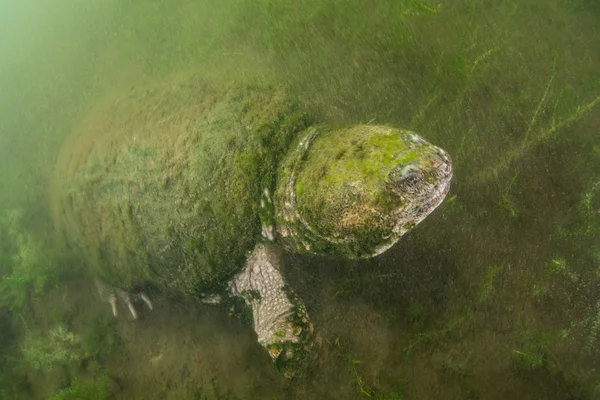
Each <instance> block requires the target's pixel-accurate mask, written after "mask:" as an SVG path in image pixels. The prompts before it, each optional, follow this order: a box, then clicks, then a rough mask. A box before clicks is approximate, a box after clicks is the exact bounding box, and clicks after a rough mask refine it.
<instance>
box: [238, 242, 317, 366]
mask: <svg viewBox="0 0 600 400" xmlns="http://www.w3.org/2000/svg"><path fill="white" fill-rule="evenodd" d="M229 289H230V291H231V293H232V294H233V295H237V296H241V297H242V298H243V299H244V300H245V302H246V304H247V305H248V306H249V307H250V308H251V310H252V317H253V322H254V330H255V332H256V334H257V335H258V341H259V343H260V344H261V345H262V346H264V347H265V348H266V349H267V351H268V352H269V354H270V355H271V357H272V359H273V360H274V361H275V363H276V364H277V366H278V367H279V368H280V369H282V370H283V372H284V374H285V375H286V376H288V377H290V378H291V376H292V375H293V369H294V367H296V365H297V364H298V362H299V361H300V359H301V358H302V356H303V355H304V354H305V353H306V352H307V350H308V349H309V347H310V345H311V337H312V324H311V323H310V321H309V319H308V314H307V312H306V308H305V306H304V303H303V302H302V300H300V298H299V297H298V296H296V295H295V294H294V293H293V292H292V290H291V289H290V288H289V287H288V286H287V285H286V284H285V281H284V280H283V276H282V275H281V271H280V263H279V257H278V255H277V250H276V249H274V248H273V247H272V246H269V245H263V244H259V245H258V246H257V247H256V248H255V249H254V251H253V252H252V254H251V255H250V257H249V258H248V260H247V261H246V265H245V266H244V269H243V270H242V271H241V272H240V273H239V274H237V275H236V276H235V277H234V278H233V279H232V280H231V281H230V283H229Z"/></svg>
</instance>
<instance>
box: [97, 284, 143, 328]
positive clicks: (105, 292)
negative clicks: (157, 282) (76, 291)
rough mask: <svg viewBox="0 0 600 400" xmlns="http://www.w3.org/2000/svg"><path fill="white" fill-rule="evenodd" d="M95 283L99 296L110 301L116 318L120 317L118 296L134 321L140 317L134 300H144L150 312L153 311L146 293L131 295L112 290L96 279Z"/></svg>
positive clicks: (115, 289)
mask: <svg viewBox="0 0 600 400" xmlns="http://www.w3.org/2000/svg"><path fill="white" fill-rule="evenodd" d="M95 282H96V288H97V290H98V295H99V296H100V299H101V300H102V301H108V302H109V303H110V306H111V308H112V313H113V315H114V316H115V317H117V316H118V309H117V296H118V298H120V299H121V300H123V301H124V302H125V304H126V305H127V308H128V309H129V312H130V313H131V316H132V317H133V319H137V317H138V314H137V311H136V310H135V307H134V305H133V301H134V300H137V299H139V300H142V301H143V302H144V303H146V305H147V306H148V308H149V309H150V310H152V309H153V306H152V302H151V301H150V298H149V297H148V296H147V295H146V294H145V293H144V292H140V293H136V294H130V293H128V292H125V291H123V290H121V289H117V288H111V287H109V286H108V285H106V284H104V283H103V282H101V281H99V280H98V279H96V280H95Z"/></svg>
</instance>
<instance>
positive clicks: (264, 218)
mask: <svg viewBox="0 0 600 400" xmlns="http://www.w3.org/2000/svg"><path fill="white" fill-rule="evenodd" d="M311 122H312V121H311V119H310V117H309V116H308V115H307V113H306V112H305V111H304V110H303V109H302V107H301V106H300V105H299V104H298V102H297V101H295V100H293V99H291V98H290V97H288V96H287V95H286V94H285V93H284V92H283V91H282V90H280V89H278V88H277V87H275V86H273V85H268V84H258V83H256V82H254V81H252V80H249V81H245V82H242V83H239V82H238V83H230V84H226V85H223V84H218V83H211V82H210V81H209V80H205V79H203V78H201V77H199V76H192V77H187V78H184V79H178V80H174V81H171V82H168V83H165V84H161V85H156V86H155V87H151V88H142V89H133V90H132V91H131V92H130V93H129V94H128V95H127V96H125V97H122V98H120V99H118V100H117V101H114V102H111V103H108V104H105V105H104V106H100V107H98V108H96V110H95V111H94V112H92V113H91V114H90V115H89V117H88V118H87V119H85V121H84V122H83V124H82V125H81V126H80V127H79V128H78V129H77V130H76V132H75V134H74V135H73V137H72V138H71V139H70V140H69V141H68V142H67V143H66V145H65V147H64V149H63V152H62V154H61V157H60V160H59V163H58V167H57V173H56V181H55V187H54V192H53V200H54V212H55V219H56V222H57V225H58V227H59V228H60V232H61V233H62V234H63V235H64V236H65V238H66V240H67V242H68V243H69V244H70V245H72V246H73V247H74V248H76V249H79V251H81V252H82V253H83V254H84V256H85V257H86V259H87V260H89V264H90V268H91V270H92V272H93V273H94V275H95V276H97V277H98V278H100V279H102V280H103V281H105V282H106V283H107V284H110V285H112V286H114V287H119V288H123V289H133V288H136V287H143V286H145V285H152V286H153V287H155V288H158V289H159V290H161V291H163V292H165V293H178V294H182V295H188V296H189V295H193V296H207V295H208V294H219V295H221V296H222V297H223V296H224V294H233V295H240V296H242V297H243V298H244V299H245V300H246V303H247V304H248V305H250V308H251V311H252V315H253V324H254V328H255V330H256V331H257V334H258V337H259V340H260V342H261V343H262V344H263V345H264V346H266V347H267V349H268V350H269V352H270V353H271V355H272V356H273V358H274V359H276V360H277V361H278V362H279V363H282V361H281V360H282V359H283V360H285V361H286V365H287V364H289V363H287V361H289V360H293V359H295V357H296V354H297V353H298V352H294V351H292V350H298V349H300V348H301V347H302V346H303V345H304V342H306V341H307V340H308V335H309V333H310V331H311V329H310V323H309V322H308V316H307V314H306V310H305V309H304V306H303V304H302V302H301V301H300V300H299V299H298V298H297V297H296V296H295V295H294V294H293V293H292V292H291V291H290V290H289V289H288V288H287V286H286V285H285V282H284V281H283V278H282V277H281V274H280V272H279V268H280V267H279V261H278V257H277V250H275V249H273V248H272V246H270V245H266V246H265V245H259V246H257V243H260V242H271V241H273V242H275V243H278V244H281V245H283V247H284V248H286V249H288V250H292V251H297V252H300V253H311V254H322V255H326V256H339V257H347V258H365V257H372V256H374V255H377V254H380V253H382V252H383V251H385V250H386V249H387V248H389V247H390V246H392V245H393V244H394V243H395V242H396V241H397V240H398V238H399V237H400V236H401V235H402V234H404V233H405V232H406V231H408V230H409V229H411V228H412V227H414V226H415V225H416V224H417V223H419V222H420V221H421V220H422V219H423V218H425V217H426V216H427V215H428V214H429V213H430V212H431V211H433V209H435V207H437V206H438V205H439V204H440V203H441V201H442V200H443V198H444V196H445V195H446V193H447V192H448V189H449V183H450V180H451V177H452V164H451V160H450V157H449V156H448V154H447V153H446V152H445V151H443V150H442V149H440V148H438V147H435V146H433V145H431V144H429V143H428V142H426V141H425V140H423V139H422V138H421V137H419V136H418V135H416V134H414V133H412V132H408V131H405V130H400V129H396V128H392V127H388V126H376V125H356V126H340V127H331V126H320V125H316V126H311ZM253 249H254V251H253V252H252V253H251V254H250V252H251V251H252V250H253ZM249 254H250V255H249ZM225 297H227V296H225ZM112 299H113V300H114V296H113V297H112ZM113 304H114V303H113ZM282 365H283V364H282Z"/></svg>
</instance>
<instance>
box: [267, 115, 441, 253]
mask: <svg viewBox="0 0 600 400" xmlns="http://www.w3.org/2000/svg"><path fill="white" fill-rule="evenodd" d="M279 177H280V178H279V181H278V187H277V191H276V193H275V216H276V223H277V233H278V236H279V238H280V240H281V241H282V242H283V243H284V245H286V246H287V247H288V248H291V249H293V250H295V251H299V252H303V253H315V254H329V255H343V256H346V257H349V258H366V257H372V256H375V255H378V254H381V253H382V252H384V251H385V250H387V249H388V248H389V247H391V246H392V245H393V244H394V243H396V241H397V240H398V239H399V238H400V236H402V235H403V234H404V233H406V232H407V231H409V230H410V229H411V228H413V227H414V226H415V225H417V224H418V223H419V222H421V221H422V220H423V219H424V218H425V217H426V216H427V215H429V214H430V213H431V212H432V211H433V210H434V209H435V208H436V207H437V206H438V205H440V203H441V202H442V200H443V199H444V197H445V196H446V194H447V193H448V190H449V188H450V180H451V179H452V160H451V158H450V156H449V155H448V153H446V152H445V151H444V150H442V149H441V148H439V147H436V146H434V145H432V144H430V143H428V142H427V141H425V140H424V139H423V138H421V137H420V136H419V135H417V134H415V133H413V132H410V131H406V130H400V129H395V128H391V127H388V126H377V125H358V126H351V127H345V128H328V127H313V128H310V129H308V130H307V131H305V132H304V133H303V134H302V135H301V136H300V138H299V140H298V142H297V143H296V145H295V146H294V148H292V149H291V150H290V152H289V153H288V155H287V156H286V158H285V160H284V162H283V165H282V171H280V175H279Z"/></svg>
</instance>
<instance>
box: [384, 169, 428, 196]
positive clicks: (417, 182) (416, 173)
mask: <svg viewBox="0 0 600 400" xmlns="http://www.w3.org/2000/svg"><path fill="white" fill-rule="evenodd" d="M423 179H424V175H423V172H421V170H419V169H418V168H415V167H413V166H411V165H408V166H403V165H397V166H395V167H394V168H392V170H391V171H390V173H389V175H388V186H389V187H390V189H391V190H392V191H393V192H394V193H396V194H398V195H401V194H406V193H416V192H418V191H419V190H420V189H421V186H422V184H423Z"/></svg>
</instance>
